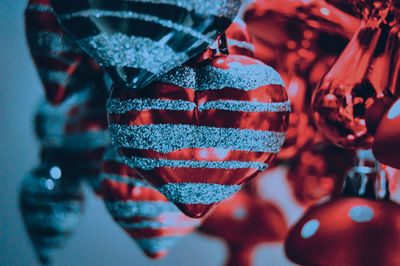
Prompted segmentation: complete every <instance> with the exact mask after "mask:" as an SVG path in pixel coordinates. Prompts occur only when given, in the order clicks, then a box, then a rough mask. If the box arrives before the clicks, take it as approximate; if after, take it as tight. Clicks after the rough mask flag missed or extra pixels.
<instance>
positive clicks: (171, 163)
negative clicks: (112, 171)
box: [123, 157, 268, 171]
mask: <svg viewBox="0 0 400 266" xmlns="http://www.w3.org/2000/svg"><path fill="white" fill-rule="evenodd" d="M123 160H124V162H125V164H127V165H128V166H130V167H132V168H134V167H136V168H140V169H143V170H152V169H154V168H156V167H171V168H175V167H189V168H217V169H238V168H254V169H257V170H260V171H262V170H265V169H267V168H268V164H266V163H260V162H243V161H190V160H167V159H150V158H143V157H131V158H125V157H124V158H123Z"/></svg>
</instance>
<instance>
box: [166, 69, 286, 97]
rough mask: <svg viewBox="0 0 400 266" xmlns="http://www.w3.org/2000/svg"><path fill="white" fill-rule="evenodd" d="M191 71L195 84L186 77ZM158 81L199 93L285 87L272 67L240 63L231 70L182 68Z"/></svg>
mask: <svg viewBox="0 0 400 266" xmlns="http://www.w3.org/2000/svg"><path fill="white" fill-rule="evenodd" d="M191 71H195V82H193V81H192V80H188V79H187V78H186V77H185V75H186V74H187V73H188V72H189V73H190V72H191ZM158 80H159V81H162V82H166V83H171V84H174V85H177V86H180V87H183V88H190V89H193V90H197V91H205V90H220V89H224V88H235V89H238V90H244V91H251V90H255V89H257V88H259V87H262V86H268V85H280V86H283V87H284V86H285V84H284V83H283V80H282V78H281V77H280V76H279V74H278V73H277V72H276V71H275V70H274V69H273V68H272V67H270V66H267V65H261V64H257V65H244V66H243V65H241V64H240V63H238V62H232V63H230V68H229V69H222V68H216V67H212V66H205V67H202V68H198V69H196V70H190V67H184V66H180V67H177V68H175V69H174V70H172V71H170V72H168V73H167V74H165V75H163V76H161V77H160V78H159V79H158Z"/></svg>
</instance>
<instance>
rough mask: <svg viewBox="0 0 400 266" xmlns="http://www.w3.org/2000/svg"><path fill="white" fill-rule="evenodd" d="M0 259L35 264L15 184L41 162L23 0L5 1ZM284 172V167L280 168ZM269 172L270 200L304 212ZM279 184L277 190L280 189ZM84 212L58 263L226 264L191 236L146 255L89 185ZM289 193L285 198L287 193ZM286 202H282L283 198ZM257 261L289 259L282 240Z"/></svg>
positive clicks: (0, 68) (1, 7) (217, 249)
mask: <svg viewBox="0 0 400 266" xmlns="http://www.w3.org/2000/svg"><path fill="white" fill-rule="evenodd" d="M0 1H1V2H0V86H1V89H0V265H36V264H37V262H36V258H35V254H34V251H33V249H32V246H31V244H30V240H29V239H28V236H27V234H26V232H25V229H24V226H23V224H22V220H21V217H20V213H19V210H18V190H19V186H20V182H21V181H22V179H23V177H24V175H25V174H26V173H27V172H28V171H29V170H30V169H32V167H34V166H35V165H36V164H37V163H38V156H37V154H38V142H37V140H36V139H35V137H34V134H33V120H32V119H33V114H34V111H35V110H36V107H37V105H38V103H39V101H40V99H42V97H43V92H42V87H41V84H40V81H39V78H38V75H37V73H36V70H35V69H34V65H33V62H32V60H31V58H30V55H29V51H28V47H27V44H26V40H25V32H24V28H23V10H24V7H25V5H26V1H25V0H0ZM278 171H279V170H278ZM274 176H276V178H273V177H268V180H266V182H265V183H266V184H267V186H266V187H271V186H270V184H268V183H271V184H272V185H273V186H274V187H275V188H274V189H270V191H268V188H267V189H266V193H267V194H268V195H269V197H270V198H273V199H274V198H275V199H276V200H277V201H280V202H281V204H283V205H285V211H286V213H287V215H288V219H289V220H290V221H291V222H293V221H295V220H296V219H297V218H298V216H299V214H300V212H299V209H298V207H297V206H295V205H293V203H291V204H290V203H288V202H286V201H285V200H284V199H285V198H286V196H287V198H289V197H290V196H288V195H289V191H288V189H287V188H286V187H285V186H284V184H283V183H282V182H283V181H282V180H281V177H282V174H281V173H277V174H276V175H274ZM279 186H280V187H281V190H279V189H278V190H277V189H276V187H279ZM86 194H87V200H86V206H85V213H84V215H83V216H82V218H81V222H80V225H79V228H78V229H77V231H76V234H75V235H73V236H72V237H71V239H70V240H69V241H68V242H67V243H66V247H65V248H64V249H63V250H60V251H59V252H58V254H57V255H58V256H57V257H56V258H55V259H54V262H55V265H191V266H197V265H198V266H200V265H201V266H203V265H210V266H213V265H222V264H223V261H224V260H225V255H226V250H225V246H224V244H223V243H222V242H221V241H218V240H215V239H211V238H206V237H204V236H201V235H199V234H192V235H190V236H188V237H186V238H184V239H182V240H181V241H180V242H179V243H178V244H177V245H176V246H175V247H174V249H172V250H171V253H170V254H169V255H168V256H167V257H166V258H164V259H162V260H160V261H151V260H149V259H147V258H146V257H145V256H144V255H143V254H142V252H141V251H140V250H139V248H138V247H137V246H136V244H135V243H134V242H133V241H132V240H131V239H130V238H129V237H128V236H127V235H126V234H125V233H124V232H123V231H122V230H121V229H120V228H119V227H118V226H117V225H116V224H114V223H113V221H112V219H111V218H110V216H108V214H107V212H106V210H105V208H104V206H103V203H102V202H101V200H100V199H98V198H96V197H94V196H93V194H92V193H91V191H90V190H87V193H86ZM285 195H286V196H285ZM283 201H285V202H283ZM255 265H290V264H289V262H287V260H286V259H285V258H284V255H283V252H282V248H281V245H271V246H262V247H261V248H260V249H258V250H257V252H256V254H255Z"/></svg>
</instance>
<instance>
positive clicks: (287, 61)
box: [244, 0, 358, 163]
mask: <svg viewBox="0 0 400 266" xmlns="http://www.w3.org/2000/svg"><path fill="white" fill-rule="evenodd" d="M244 20H245V22H246V23H247V25H248V29H249V31H250V33H251V34H252V35H253V44H254V46H255V57H256V58H257V59H260V60H262V61H264V62H266V63H267V64H269V65H272V66H274V67H275V68H276V69H277V71H278V72H279V73H280V74H281V75H282V76H283V79H284V81H285V83H286V84H288V86H287V88H288V95H289V99H290V101H291V104H292V111H293V113H292V114H291V117H290V121H289V129H288V136H287V140H286V142H285V144H284V146H283V147H282V151H281V152H280V153H279V154H278V155H277V160H275V161H274V162H275V163H277V162H279V161H288V160H291V159H292V158H295V157H296V156H297V154H298V153H299V151H300V150H301V148H302V147H303V146H304V145H306V144H307V143H308V142H310V141H311V139H312V138H313V136H314V133H315V132H314V129H313V126H312V125H311V123H310V121H309V118H308V115H307V113H308V108H309V106H310V101H309V99H310V95H311V91H310V90H311V88H312V87H313V84H315V83H316V82H318V81H319V80H320V79H321V78H322V76H323V75H324V74H325V73H326V71H327V70H328V68H329V67H330V65H331V64H332V63H333V60H334V59H335V58H336V56H338V55H339V53H340V52H341V51H342V50H343V48H344V45H345V44H346V41H347V38H350V36H352V35H353V33H354V31H355V30H356V28H357V26H358V20H357V19H356V18H353V17H351V16H349V15H346V14H344V13H343V12H341V11H339V10H337V9H336V8H334V7H333V6H331V5H328V4H326V3H325V2H324V1H293V0H284V1H282V0H273V1H266V0H258V1H256V2H255V3H253V4H251V5H250V6H249V7H248V8H247V10H246V12H245V14H244Z"/></svg>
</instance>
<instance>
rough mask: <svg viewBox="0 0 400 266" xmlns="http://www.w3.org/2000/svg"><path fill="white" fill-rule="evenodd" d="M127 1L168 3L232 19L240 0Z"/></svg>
mask: <svg viewBox="0 0 400 266" xmlns="http://www.w3.org/2000/svg"><path fill="white" fill-rule="evenodd" d="M127 1H129V2H142V3H152V4H168V5H174V6H178V7H181V8H185V9H187V10H188V11H193V12H195V13H197V14H201V15H211V16H220V15H223V16H226V17H227V18H229V19H231V20H233V19H234V18H235V16H236V14H237V12H238V10H239V8H240V5H241V2H242V1H241V0H234V1H232V0H211V1H210V0H127Z"/></svg>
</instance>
